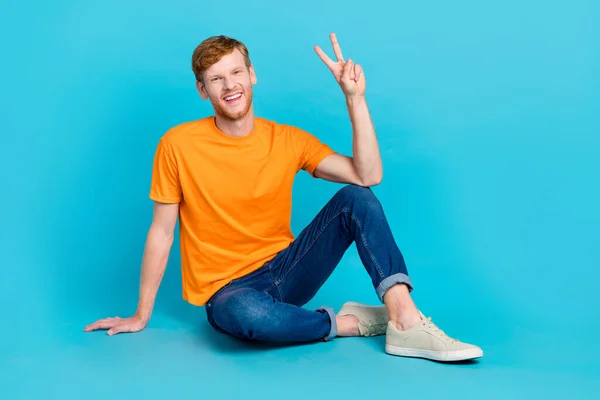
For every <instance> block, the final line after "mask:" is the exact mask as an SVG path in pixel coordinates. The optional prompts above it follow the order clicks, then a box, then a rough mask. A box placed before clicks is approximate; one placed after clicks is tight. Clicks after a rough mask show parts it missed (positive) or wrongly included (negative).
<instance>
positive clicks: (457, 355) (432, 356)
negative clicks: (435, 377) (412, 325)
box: [385, 344, 483, 361]
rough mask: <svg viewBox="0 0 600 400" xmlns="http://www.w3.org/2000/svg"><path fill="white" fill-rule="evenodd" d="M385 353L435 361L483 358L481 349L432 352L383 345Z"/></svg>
mask: <svg viewBox="0 0 600 400" xmlns="http://www.w3.org/2000/svg"><path fill="white" fill-rule="evenodd" d="M385 352H386V353H388V354H391V355H394V356H401V357H414V358H426V359H429V360H435V361H464V360H472V359H474V358H480V357H483V351H482V350H481V349H464V350H457V351H444V352H441V351H433V350H421V349H411V348H407V347H398V346H393V345H391V344H386V345H385Z"/></svg>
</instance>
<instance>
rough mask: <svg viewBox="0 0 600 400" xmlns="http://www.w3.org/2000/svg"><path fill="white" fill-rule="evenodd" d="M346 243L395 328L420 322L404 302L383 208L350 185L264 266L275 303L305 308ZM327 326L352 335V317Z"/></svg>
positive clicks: (403, 281)
mask: <svg viewBox="0 0 600 400" xmlns="http://www.w3.org/2000/svg"><path fill="white" fill-rule="evenodd" d="M352 243H356V247H357V250H358V253H359V256H360V258H361V260H362V263H363V265H364V266H365V268H366V270H367V272H368V274H369V276H370V277H371V281H372V284H373V287H374V288H375V290H376V293H377V295H378V297H379V299H380V300H381V301H382V302H384V303H385V304H386V306H387V308H388V310H389V313H390V320H391V321H392V322H393V323H394V324H395V325H396V326H397V327H398V328H400V329H406V328H408V327H410V326H412V325H414V324H415V323H417V322H418V321H420V320H421V316H420V314H419V311H418V310H417V308H416V307H415V305H414V303H413V301H412V299H411V297H410V291H411V290H412V282H411V280H410V278H409V276H408V271H407V268H406V265H405V262H404V258H403V256H402V253H401V252H400V250H399V248H398V246H397V244H396V242H395V240H394V238H393V235H392V231H391V229H390V226H389V224H388V222H387V219H386V217H385V214H384V211H383V208H382V206H381V204H380V202H379V200H378V199H377V198H376V197H375V195H374V194H373V192H372V191H371V189H369V188H363V187H360V186H354V185H349V186H346V187H344V188H343V189H341V190H340V191H338V192H337V193H336V194H335V196H334V197H333V198H332V199H331V200H330V201H329V202H328V203H327V204H326V205H325V207H324V208H323V209H322V210H321V211H320V212H319V214H318V215H317V216H316V217H315V218H314V219H313V221H312V222H311V223H310V224H309V225H308V226H307V227H306V228H305V229H304V230H303V231H302V232H301V233H300V234H299V235H298V237H297V238H296V240H295V241H294V242H293V243H292V244H291V245H290V247H288V248H287V249H285V250H284V251H282V252H281V253H280V254H279V255H277V257H275V258H274V259H273V260H271V262H270V263H269V267H270V268H271V269H272V273H273V280H274V283H275V285H276V288H277V290H278V291H279V295H280V298H281V301H282V302H285V303H289V304H294V305H297V306H302V305H304V304H306V303H307V302H308V301H309V300H310V299H312V298H313V296H314V295H315V294H316V293H317V291H318V290H319V288H320V287H321V286H322V285H323V284H324V283H325V281H326V280H327V279H328V278H329V276H330V275H331V273H332V272H333V270H334V269H335V268H336V266H337V265H338V263H339V261H340V260H341V258H342V256H343V255H344V253H345V252H346V250H347V249H348V247H349V246H350V245H351V244H352ZM332 324H335V325H337V326H336V330H337V332H338V334H339V335H341V336H347V335H352V334H357V329H358V321H357V320H356V318H354V317H353V316H344V317H337V318H336V319H335V320H333V321H332Z"/></svg>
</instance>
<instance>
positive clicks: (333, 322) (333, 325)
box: [317, 307, 338, 342]
mask: <svg viewBox="0 0 600 400" xmlns="http://www.w3.org/2000/svg"><path fill="white" fill-rule="evenodd" d="M317 311H320V312H327V314H329V319H330V320H331V329H330V330H329V334H328V335H327V336H326V337H325V338H324V340H325V341H326V342H328V341H330V340H332V339H333V338H335V337H336V336H337V333H338V328H337V320H336V319H335V312H334V311H333V308H331V307H321V308H318V309H317Z"/></svg>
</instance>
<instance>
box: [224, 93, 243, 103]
mask: <svg viewBox="0 0 600 400" xmlns="http://www.w3.org/2000/svg"><path fill="white" fill-rule="evenodd" d="M241 96H242V94H241V93H238V94H236V95H233V96H229V97H225V100H227V101H229V100H235V99H237V98H239V97H241Z"/></svg>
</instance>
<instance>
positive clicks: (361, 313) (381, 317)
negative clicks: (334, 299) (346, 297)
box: [337, 301, 390, 336]
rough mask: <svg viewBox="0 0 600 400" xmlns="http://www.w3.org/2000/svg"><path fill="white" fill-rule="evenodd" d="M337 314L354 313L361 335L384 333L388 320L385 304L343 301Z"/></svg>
mask: <svg viewBox="0 0 600 400" xmlns="http://www.w3.org/2000/svg"><path fill="white" fill-rule="evenodd" d="M337 315H339V316H343V315H354V316H355V317H356V319H358V330H359V332H360V335H361V336H379V335H384V334H385V332H386V329H387V324H388V321H389V320H390V318H389V314H388V312H387V308H386V307H385V306H369V305H366V304H361V303H356V302H352V301H349V302H347V303H344V305H343V306H342V309H341V310H340V312H339V313H338V314H337Z"/></svg>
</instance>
